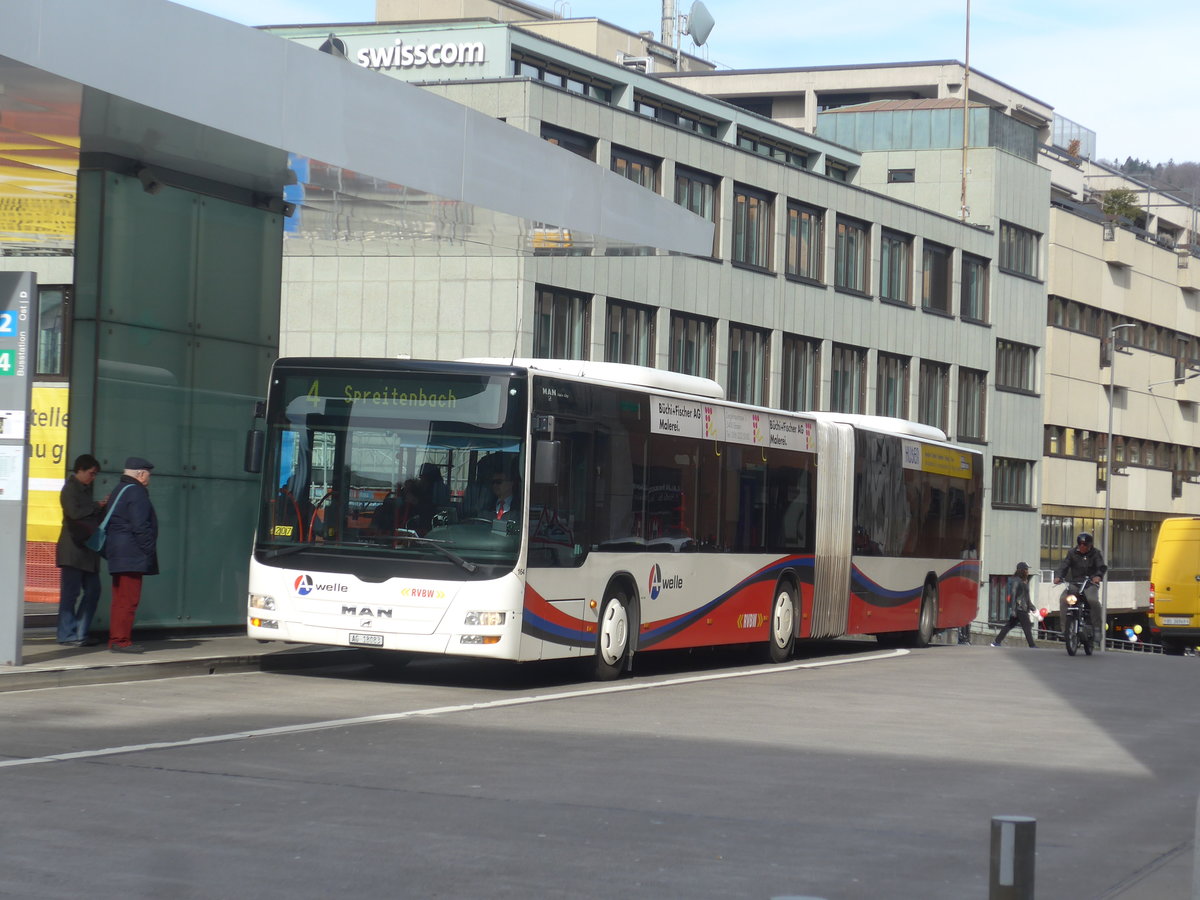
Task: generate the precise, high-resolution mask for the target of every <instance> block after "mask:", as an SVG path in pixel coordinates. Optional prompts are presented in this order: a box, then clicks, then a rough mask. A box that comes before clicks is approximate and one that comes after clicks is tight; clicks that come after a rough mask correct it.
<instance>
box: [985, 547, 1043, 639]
mask: <svg viewBox="0 0 1200 900" xmlns="http://www.w3.org/2000/svg"><path fill="white" fill-rule="evenodd" d="M1005 599H1006V600H1007V601H1008V622H1007V623H1006V624H1005V626H1004V627H1003V628H1001V629H1000V633H999V634H998V635H996V639H995V640H994V641H992V646H993V647H999V646H1000V645H1001V644H1003V643H1004V639H1005V638H1006V637H1008V633H1009V632H1010V631H1012V630H1013V629H1014V628H1016V627H1017V626H1018V625H1020V626H1021V630H1022V631H1024V632H1025V642H1026V643H1027V644H1029V646H1030V647H1035V648H1036V647H1037V644H1036V643H1035V642H1034V640H1033V601H1032V600H1030V599H1029V566H1028V565H1027V564H1026V563H1023V562H1019V563H1017V571H1016V572H1014V573H1013V575H1012V577H1010V578H1009V579H1008V593H1007V596H1006V598H1005Z"/></svg>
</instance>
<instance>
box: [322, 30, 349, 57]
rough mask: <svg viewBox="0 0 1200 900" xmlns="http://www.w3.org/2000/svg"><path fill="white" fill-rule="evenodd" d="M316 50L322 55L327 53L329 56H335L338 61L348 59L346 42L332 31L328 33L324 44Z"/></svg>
mask: <svg viewBox="0 0 1200 900" xmlns="http://www.w3.org/2000/svg"><path fill="white" fill-rule="evenodd" d="M317 49H318V50H320V51H321V52H322V53H328V54H329V55H330V56H336V57H337V58H338V59H349V57H347V56H346V42H345V41H343V40H342V39H341V38H340V37H338V36H337V35H335V34H334V33H333V32H332V31H331V32H329V37H327V38H325V43H323V44H322V45H321V46H320V47H318V48H317Z"/></svg>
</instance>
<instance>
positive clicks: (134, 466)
mask: <svg viewBox="0 0 1200 900" xmlns="http://www.w3.org/2000/svg"><path fill="white" fill-rule="evenodd" d="M153 468H154V465H153V464H152V463H150V462H149V461H148V460H145V459H142V457H140V456H131V457H129V458H128V459H126V460H125V472H124V473H123V474H122V475H121V480H120V481H118V482H117V484H116V486H115V487H114V488H113V490H112V493H111V494H109V496H108V504H107V506H108V510H109V512H108V516H109V520H108V529H107V538H106V541H105V544H104V555H105V557H106V558H107V559H108V571H109V573H110V574H111V575H112V615H111V616H110V617H109V625H108V649H109V650H111V651H113V652H114V653H141V652H143V651H144V650H145V649H146V648H145V647H143V646H142V645H141V644H135V643H133V620H134V617H135V616H136V615H137V608H138V603H139V602H140V601H141V599H142V578H143V577H144V576H146V575H157V574H158V516H157V515H156V514H155V512H154V505H153V504H152V503H151V502H150V491H149V490H147V486H148V485H149V484H150V472H151V470H152V469H153Z"/></svg>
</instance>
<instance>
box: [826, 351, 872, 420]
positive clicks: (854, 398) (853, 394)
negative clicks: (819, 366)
mask: <svg viewBox="0 0 1200 900" xmlns="http://www.w3.org/2000/svg"><path fill="white" fill-rule="evenodd" d="M866 405H867V351H866V350H864V349H862V348H861V347H848V346H846V345H845V344H834V345H833V349H832V353H831V358H830V360H829V408H830V409H831V410H833V411H834V412H844V413H862V412H866Z"/></svg>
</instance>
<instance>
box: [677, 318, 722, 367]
mask: <svg viewBox="0 0 1200 900" xmlns="http://www.w3.org/2000/svg"><path fill="white" fill-rule="evenodd" d="M716 333H717V329H716V322H714V321H713V320H712V319H705V318H703V317H701V316H689V315H685V314H684V313H677V312H673V313H671V359H670V363H669V366H670V369H671V371H672V372H682V373H683V374H684V375H699V376H700V377H701V378H712V377H713V375H714V373H715V369H716V367H715V366H714V364H713V362H714V359H715V357H716V353H715V351H714V348H715V347H716Z"/></svg>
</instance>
